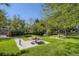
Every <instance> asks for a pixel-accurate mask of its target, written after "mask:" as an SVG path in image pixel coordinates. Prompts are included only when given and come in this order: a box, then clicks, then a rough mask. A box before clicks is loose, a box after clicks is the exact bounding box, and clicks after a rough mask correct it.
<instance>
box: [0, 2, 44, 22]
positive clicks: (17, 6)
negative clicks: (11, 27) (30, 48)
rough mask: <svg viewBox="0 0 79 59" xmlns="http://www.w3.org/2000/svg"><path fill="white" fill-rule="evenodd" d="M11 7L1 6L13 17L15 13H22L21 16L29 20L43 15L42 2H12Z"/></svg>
mask: <svg viewBox="0 0 79 59" xmlns="http://www.w3.org/2000/svg"><path fill="white" fill-rule="evenodd" d="M10 5H11V6H10V7H6V6H0V9H4V10H6V12H7V16H8V17H9V18H12V17H13V16H14V15H20V17H21V18H23V19H25V20H26V21H29V19H30V18H33V19H36V18H39V19H40V18H41V17H42V16H43V13H42V7H41V5H42V4H39V3H37V4H35V3H32V4H30V3H12V4H10Z"/></svg>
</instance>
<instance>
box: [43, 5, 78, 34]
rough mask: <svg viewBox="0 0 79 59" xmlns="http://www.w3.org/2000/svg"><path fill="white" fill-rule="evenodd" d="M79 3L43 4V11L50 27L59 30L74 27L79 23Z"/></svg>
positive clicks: (65, 30)
mask: <svg viewBox="0 0 79 59" xmlns="http://www.w3.org/2000/svg"><path fill="white" fill-rule="evenodd" d="M78 10H79V4H44V11H45V14H46V15H47V16H46V17H47V19H48V21H49V22H48V23H49V25H51V26H50V27H52V28H56V29H57V30H58V31H59V32H60V30H62V31H64V34H65V35H66V34H67V29H69V28H74V27H76V25H78V24H79V20H78V17H79V13H78V12H79V11H78Z"/></svg>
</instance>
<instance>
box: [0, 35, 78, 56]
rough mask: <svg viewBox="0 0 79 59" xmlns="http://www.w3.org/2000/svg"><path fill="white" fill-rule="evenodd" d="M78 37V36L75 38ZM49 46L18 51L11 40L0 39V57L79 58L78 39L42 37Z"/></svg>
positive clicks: (44, 45)
mask: <svg viewBox="0 0 79 59" xmlns="http://www.w3.org/2000/svg"><path fill="white" fill-rule="evenodd" d="M77 37H78V36H77ZM26 38H27V37H26ZM42 39H43V40H45V41H47V42H49V44H43V45H39V46H36V47H32V48H29V49H25V50H21V51H20V50H19V49H18V47H17V46H16V43H15V41H14V40H13V38H7V39H3V38H0V55H7V56H10V55H12V56H14V55H16V56H79V40H78V38H77V39H76V38H73V37H67V38H65V39H64V40H59V39H56V38H55V37H53V36H52V38H51V37H50V36H46V37H42Z"/></svg>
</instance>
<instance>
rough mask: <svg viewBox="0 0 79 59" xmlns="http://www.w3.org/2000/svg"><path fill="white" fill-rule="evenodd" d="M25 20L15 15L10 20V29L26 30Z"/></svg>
mask: <svg viewBox="0 0 79 59" xmlns="http://www.w3.org/2000/svg"><path fill="white" fill-rule="evenodd" d="M24 27H25V21H24V20H23V19H21V18H20V17H17V16H14V17H13V19H12V20H11V22H10V26H9V29H10V30H24Z"/></svg>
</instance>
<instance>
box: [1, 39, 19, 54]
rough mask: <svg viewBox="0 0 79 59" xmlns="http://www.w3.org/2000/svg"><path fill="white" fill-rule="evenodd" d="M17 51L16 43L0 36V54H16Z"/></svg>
mask: <svg viewBox="0 0 79 59" xmlns="http://www.w3.org/2000/svg"><path fill="white" fill-rule="evenodd" d="M18 52H19V49H18V47H17V46H16V43H15V41H14V40H13V39H11V38H6V39H4V38H0V55H16V53H18Z"/></svg>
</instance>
